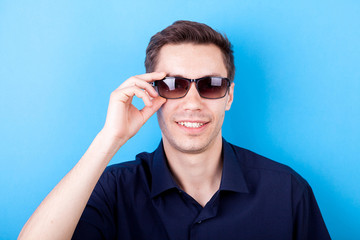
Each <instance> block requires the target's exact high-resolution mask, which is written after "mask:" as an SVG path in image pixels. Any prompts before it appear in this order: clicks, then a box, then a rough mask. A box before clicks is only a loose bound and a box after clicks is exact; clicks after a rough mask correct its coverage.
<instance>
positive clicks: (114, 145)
mask: <svg viewBox="0 0 360 240" xmlns="http://www.w3.org/2000/svg"><path fill="white" fill-rule="evenodd" d="M163 77H165V73H148V74H143V75H139V76H135V77H131V78H129V79H128V80H126V81H125V82H124V83H123V84H121V85H120V87H119V88H117V89H116V90H115V91H114V92H113V93H112V94H111V97H110V102H109V107H108V113H107V116H106V122H105V125H104V127H103V129H102V130H101V131H100V132H99V134H98V135H97V136H96V137H95V139H94V141H93V142H92V143H91V145H90V147H89V149H88V150H87V151H86V153H85V154H84V156H83V157H82V158H81V159H80V160H79V162H78V163H77V164H76V165H75V167H74V168H73V169H72V170H71V171H70V172H69V173H68V174H67V175H66V176H65V177H64V178H63V179H62V180H61V181H60V182H59V183H58V184H57V186H56V187H55V188H54V189H53V190H52V191H51V192H50V193H49V195H48V196H47V197H46V198H45V199H44V200H43V202H42V203H41V204H40V206H39V207H38V208H37V209H36V211H35V212H34V213H33V215H32V216H31V217H30V219H29V220H28V221H27V222H26V224H25V226H24V227H23V229H22V231H21V232H20V235H19V237H18V239H71V237H72V235H73V232H74V230H75V228H76V225H77V223H78V221H79V219H80V216H81V214H82V212H83V210H84V208H85V206H86V203H87V201H88V200H89V197H90V195H91V193H92V191H93V189H94V187H95V185H96V183H97V181H98V180H99V178H100V176H101V174H102V173H103V171H104V169H105V168H106V166H107V164H108V163H109V162H110V160H111V158H112V157H113V156H114V155H115V153H116V152H117V151H118V150H119V149H120V147H121V146H122V145H124V144H125V143H126V141H127V140H129V139H130V138H131V137H132V136H134V135H135V134H136V133H137V132H138V131H139V129H140V128H141V127H142V125H143V124H144V123H145V122H146V121H147V120H148V119H149V118H150V116H152V115H153V114H154V113H155V112H156V111H157V110H158V109H159V108H160V107H161V105H162V104H164V103H165V101H166V100H165V99H163V98H161V97H159V96H158V94H157V93H156V91H155V90H154V89H153V87H152V86H151V85H150V84H149V82H152V81H154V80H158V79H161V78H163ZM134 96H137V97H139V98H141V99H142V100H143V101H144V103H145V107H144V108H143V109H141V110H138V109H137V108H135V107H134V106H133V105H132V103H131V102H132V98H133V97H134Z"/></svg>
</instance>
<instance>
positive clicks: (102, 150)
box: [19, 131, 124, 239]
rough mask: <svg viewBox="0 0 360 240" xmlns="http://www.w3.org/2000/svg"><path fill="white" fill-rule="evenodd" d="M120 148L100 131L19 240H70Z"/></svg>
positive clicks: (120, 142)
mask: <svg viewBox="0 0 360 240" xmlns="http://www.w3.org/2000/svg"><path fill="white" fill-rule="evenodd" d="M123 144H124V142H123V141H122V140H119V139H117V140H115V139H113V138H111V137H107V134H106V133H105V132H104V131H101V132H100V133H99V134H98V135H97V136H96V138H95V139H94V141H93V142H92V144H91V145H90V147H89V149H88V150H87V151H86V153H85V154H84V156H83V157H82V158H81V159H80V161H79V162H78V163H77V164H76V165H75V167H74V168H73V169H72V170H71V171H70V172H69V173H68V174H67V175H66V176H65V177H64V178H63V179H62V180H61V181H60V182H59V183H58V185H57V186H56V187H55V188H54V189H53V190H52V191H51V192H50V194H49V195H48V196H47V197H46V198H45V199H44V200H43V202H42V203H41V205H40V206H39V207H38V208H37V209H36V211H35V212H34V213H33V215H32V216H31V217H30V219H29V220H28V222H27V223H26V224H25V226H24V228H23V229H22V231H21V233H20V235H19V239H71V236H72V234H73V232H74V230H75V228H76V225H77V223H78V221H79V219H80V217H81V214H82V212H83V210H84V208H85V206H86V203H87V201H88V200H89V198H90V195H91V193H92V191H93V189H94V187H95V185H96V183H97V181H98V180H99V178H100V176H101V174H102V173H103V171H104V169H105V168H106V166H107V164H108V163H109V161H110V160H111V158H112V157H113V156H114V154H115V153H116V152H117V150H118V149H119V148H120V147H121V146H122V145H123Z"/></svg>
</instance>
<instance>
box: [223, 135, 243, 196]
mask: <svg viewBox="0 0 360 240" xmlns="http://www.w3.org/2000/svg"><path fill="white" fill-rule="evenodd" d="M234 147H235V146H234V145H232V144H230V143H228V142H227V141H226V140H225V139H224V138H223V148H222V149H223V150H222V152H223V159H224V162H223V173H222V177H221V183H220V190H227V191H234V192H241V193H249V189H248V186H247V184H246V180H245V177H244V172H243V168H242V166H241V161H242V157H241V156H239V155H238V154H237V152H236V151H235V149H234Z"/></svg>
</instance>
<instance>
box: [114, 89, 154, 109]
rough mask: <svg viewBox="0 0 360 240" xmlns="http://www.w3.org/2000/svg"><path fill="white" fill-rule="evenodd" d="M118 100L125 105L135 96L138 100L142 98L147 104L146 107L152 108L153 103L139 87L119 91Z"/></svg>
mask: <svg viewBox="0 0 360 240" xmlns="http://www.w3.org/2000/svg"><path fill="white" fill-rule="evenodd" d="M117 93H118V94H119V95H118V99H119V100H120V101H122V102H124V103H126V102H128V101H129V100H131V98H132V97H133V96H134V95H135V96H136V97H138V98H141V99H142V100H143V102H144V104H145V106H151V105H152V101H151V100H150V97H149V95H147V94H146V93H145V92H144V91H143V90H141V89H139V88H138V87H135V86H133V87H128V88H123V89H121V90H120V91H117Z"/></svg>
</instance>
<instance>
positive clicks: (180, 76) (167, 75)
mask: <svg viewBox="0 0 360 240" xmlns="http://www.w3.org/2000/svg"><path fill="white" fill-rule="evenodd" d="M166 77H179V78H186V79H188V78H187V77H184V75H181V74H172V73H168V74H166ZM203 77H222V76H221V74H218V73H211V74H207V75H205V76H202V77H201V78H203Z"/></svg>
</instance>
